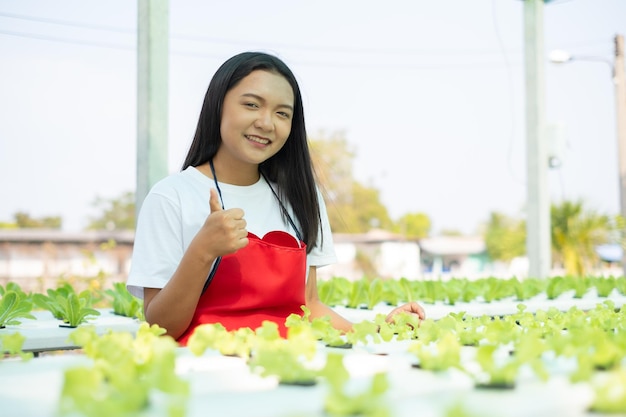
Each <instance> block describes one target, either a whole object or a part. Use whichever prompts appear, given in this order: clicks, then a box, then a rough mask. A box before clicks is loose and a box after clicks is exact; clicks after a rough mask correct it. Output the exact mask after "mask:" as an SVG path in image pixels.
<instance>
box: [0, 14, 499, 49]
mask: <svg viewBox="0 0 626 417" xmlns="http://www.w3.org/2000/svg"><path fill="white" fill-rule="evenodd" d="M0 17H6V18H11V19H19V20H27V21H33V22H41V23H49V24H55V25H61V26H70V27H78V28H83V29H90V30H105V31H111V32H117V33H125V34H136V33H137V30H136V29H135V28H132V29H131V28H125V27H119V26H108V25H96V24H88V23H78V22H73V21H68V20H62V19H52V18H42V17H36V16H27V15H21V14H15V13H0ZM170 37H171V39H174V40H184V41H191V42H209V43H216V44H225V45H243V46H248V45H250V43H251V42H250V41H248V40H238V39H224V38H216V37H211V36H206V35H189V34H177V33H172V34H171V35H170ZM269 45H271V46H272V47H275V48H281V49H298V50H305V51H319V52H336V53H353V54H373V55H416V54H417V55H427V56H445V55H456V56H458V55H464V56H467V55H500V51H492V50H467V49H447V50H443V49H438V50H432V49H407V48H388V47H385V48H370V47H361V46H345V47H341V46H323V45H296V44H287V43H276V42H271V43H269Z"/></svg>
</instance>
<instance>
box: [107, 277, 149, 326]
mask: <svg viewBox="0 0 626 417" xmlns="http://www.w3.org/2000/svg"><path fill="white" fill-rule="evenodd" d="M104 293H105V294H106V295H107V296H109V297H110V299H111V300H112V305H113V313H114V314H117V315H120V316H125V317H132V318H137V319H141V320H143V318H144V316H143V301H142V300H140V299H139V298H137V297H135V296H134V295H132V294H131V293H130V292H129V291H128V289H127V288H126V284H125V283H123V282H115V283H113V288H111V289H107V290H105V291H104Z"/></svg>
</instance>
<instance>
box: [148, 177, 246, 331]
mask: <svg viewBox="0 0 626 417" xmlns="http://www.w3.org/2000/svg"><path fill="white" fill-rule="evenodd" d="M209 205H210V207H211V213H210V214H209V216H208V217H207V219H206V221H205V222H204V224H203V226H202V227H201V228H200V230H199V231H198V233H197V234H196V236H195V237H194V238H193V240H192V241H191V243H190V244H189V247H188V248H187V250H186V251H185V253H184V255H183V257H182V259H181V260H180V263H179V264H178V267H177V268H176V271H175V272H174V274H173V275H172V277H171V278H170V280H169V281H168V282H167V284H166V285H165V286H164V287H163V288H162V289H159V288H144V314H145V317H146V321H147V322H148V323H150V324H158V325H159V326H160V327H163V328H164V329H166V330H167V334H168V335H170V336H172V337H173V338H175V339H177V338H178V337H180V336H181V335H182V334H183V333H184V332H185V330H187V327H189V324H190V323H191V320H192V318H193V314H194V312H195V310H196V307H197V305H198V300H199V299H200V296H201V295H202V289H203V288H204V283H205V282H206V278H207V275H208V274H209V272H210V270H211V266H212V265H213V262H214V261H215V260H216V259H217V258H218V257H219V256H223V255H226V254H229V253H233V252H236V251H237V250H239V249H241V248H243V247H244V246H246V245H247V244H248V237H247V236H248V232H247V230H246V221H245V220H244V219H243V216H244V212H243V210H242V209H238V208H233V209H229V210H223V209H222V207H221V205H220V200H219V197H218V195H217V192H216V191H215V189H211V197H210V200H209Z"/></svg>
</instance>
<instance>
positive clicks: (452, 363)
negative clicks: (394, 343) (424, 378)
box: [408, 333, 461, 372]
mask: <svg viewBox="0 0 626 417" xmlns="http://www.w3.org/2000/svg"><path fill="white" fill-rule="evenodd" d="M408 352H409V353H412V354H414V355H415V356H416V357H417V361H418V362H417V364H416V365H415V366H416V367H418V368H420V369H424V370H428V371H434V372H441V371H446V370H448V369H449V368H460V365H461V344H460V343H459V340H458V339H457V337H456V335H454V334H453V333H446V334H444V335H443V337H441V339H439V340H437V341H436V342H431V343H428V344H426V343H423V342H422V341H418V342H416V343H413V344H412V345H411V346H409V348H408Z"/></svg>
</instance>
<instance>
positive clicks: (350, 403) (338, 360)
mask: <svg viewBox="0 0 626 417" xmlns="http://www.w3.org/2000/svg"><path fill="white" fill-rule="evenodd" d="M321 375H322V376H324V377H325V379H326V381H327V383H328V386H329V392H328V394H327V396H326V398H325V400H324V411H325V413H326V414H328V416H330V417H347V416H362V417H389V416H390V415H391V411H390V409H389V406H388V405H387V403H386V401H385V394H386V392H387V390H388V389H389V381H388V380H387V375H386V374H384V373H377V374H375V375H374V376H373V377H372V380H371V384H370V386H369V387H368V388H367V389H365V390H364V391H362V392H357V393H353V392H350V390H348V389H347V384H348V381H349V379H350V374H349V373H348V371H347V370H346V368H345V365H344V363H343V355H339V354H335V353H330V354H328V355H327V357H326V366H325V367H324V369H323V370H322V372H321Z"/></svg>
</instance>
